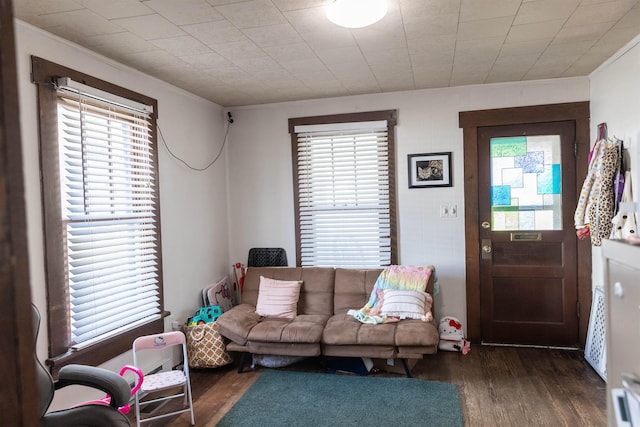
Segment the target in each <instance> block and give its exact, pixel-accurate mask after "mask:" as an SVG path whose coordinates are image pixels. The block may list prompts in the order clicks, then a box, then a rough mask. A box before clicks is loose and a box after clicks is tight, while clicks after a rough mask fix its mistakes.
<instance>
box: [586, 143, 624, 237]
mask: <svg viewBox="0 0 640 427" xmlns="http://www.w3.org/2000/svg"><path fill="white" fill-rule="evenodd" d="M619 165H620V157H619V154H618V148H617V144H611V143H608V144H607V151H606V152H605V155H604V159H603V168H602V176H601V184H602V186H601V190H600V194H599V195H598V197H597V199H596V200H595V203H591V204H590V205H589V206H588V208H587V209H588V210H589V215H588V216H589V218H591V244H592V245H593V246H600V245H602V239H607V238H608V237H609V235H610V234H611V228H612V227H613V224H612V222H611V220H612V219H613V216H614V214H615V212H614V210H615V204H614V188H613V177H614V176H615V174H616V172H618V168H619Z"/></svg>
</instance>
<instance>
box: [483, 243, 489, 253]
mask: <svg viewBox="0 0 640 427" xmlns="http://www.w3.org/2000/svg"><path fill="white" fill-rule="evenodd" d="M482 252H484V253H485V254H490V253H491V246H489V245H484V246H482Z"/></svg>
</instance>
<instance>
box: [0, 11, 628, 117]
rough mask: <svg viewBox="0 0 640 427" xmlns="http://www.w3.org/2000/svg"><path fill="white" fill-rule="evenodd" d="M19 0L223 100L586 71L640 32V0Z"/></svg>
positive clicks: (74, 36)
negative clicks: (367, 21)
mask: <svg viewBox="0 0 640 427" xmlns="http://www.w3.org/2000/svg"><path fill="white" fill-rule="evenodd" d="M328 1H330V0H248V1H247V0H142V1H139V0H14V2H13V3H14V8H15V16H16V17H17V18H18V19H20V20H22V21H25V22H28V23H30V24H32V25H34V26H36V27H39V28H41V29H43V30H46V31H48V32H51V33H53V34H56V35H58V36H60V37H62V38H65V39H68V40H71V41H73V42H75V43H77V44H79V45H82V46H85V47H86V48H88V49H91V50H93V51H95V52H98V53H101V54H103V55H105V56H107V57H109V58H112V59H114V60H116V61H119V62H121V63H124V64H127V65H129V66H131V67H133V68H136V69H138V70H140V71H143V72H145V73H147V74H150V75H152V76H155V77H157V78H159V79H162V80H165V81H167V82H170V83H172V84H174V85H176V86H178V87H181V88H183V89H185V90H187V91H190V92H193V93H195V94H198V95H200V96H202V97H204V98H207V99H210V100H211V101H213V102H216V103H218V104H220V105H222V106H227V107H231V106H239V105H250V104H262V103H271V102H279V101H290V100H300V99H313V98H323V97H333V96H344V95H355V94H364V93H380V92H392V91H402V90H412V89H423V88H437V87H447V86H459V85H467V84H482V83H494V82H506V81H520V80H531V79H545V78H555V77H569V76H584V75H587V74H589V73H590V72H591V71H593V70H594V69H595V68H596V67H597V66H598V65H600V64H601V63H602V62H604V61H605V60H606V59H607V58H609V57H610V56H611V55H612V54H613V53H615V52H616V51H617V50H618V49H620V48H621V47H622V46H624V45H625V44H626V43H627V42H629V41H630V40H631V39H633V38H634V37H635V36H636V35H638V34H639V33H640V0H388V4H389V12H388V13H387V15H386V16H385V17H384V18H383V19H382V20H381V21H379V22H378V23H376V24H374V25H372V26H370V27H367V28H362V29H356V30H348V29H345V28H341V27H338V26H336V25H334V24H332V23H331V22H329V21H328V20H327V19H326V17H325V14H324V5H326V4H327V2H328Z"/></svg>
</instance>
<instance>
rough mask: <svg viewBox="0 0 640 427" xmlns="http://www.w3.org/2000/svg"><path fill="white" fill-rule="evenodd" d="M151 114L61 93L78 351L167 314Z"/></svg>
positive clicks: (61, 140)
mask: <svg viewBox="0 0 640 427" xmlns="http://www.w3.org/2000/svg"><path fill="white" fill-rule="evenodd" d="M150 130H151V121H150V117H149V116H148V114H147V113H144V112H140V111H135V110H129V109H126V108H123V107H122V106H118V105H114V104H111V103H108V102H100V101H98V100H95V99H88V98H86V97H83V96H82V95H78V94H75V93H68V92H65V91H58V138H59V144H58V145H59V150H60V176H61V195H62V197H61V198H62V213H63V218H62V221H63V224H64V226H65V227H66V242H65V244H66V245H65V247H66V255H67V256H66V259H67V263H66V277H67V279H68V287H69V288H68V291H69V303H70V307H69V309H70V313H69V316H70V322H71V332H72V337H71V339H72V341H73V343H74V344H75V348H79V347H83V346H86V345H89V344H91V343H93V342H95V341H99V340H102V339H104V338H107V337H109V336H112V335H115V334H116V333H118V332H119V331H122V330H126V329H129V328H132V327H135V326H138V325H139V324H140V323H144V322H145V321H150V320H153V319H157V318H159V316H160V295H159V282H158V249H157V247H158V242H157V238H158V235H157V227H156V213H157V201H156V172H155V171H156V168H155V165H154V156H153V152H152V145H151V143H150Z"/></svg>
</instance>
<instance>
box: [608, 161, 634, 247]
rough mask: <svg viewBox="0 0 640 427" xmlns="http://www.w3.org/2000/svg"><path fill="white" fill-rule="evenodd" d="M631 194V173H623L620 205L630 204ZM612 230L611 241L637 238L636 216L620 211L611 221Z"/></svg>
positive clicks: (632, 213)
mask: <svg viewBox="0 0 640 427" xmlns="http://www.w3.org/2000/svg"><path fill="white" fill-rule="evenodd" d="M632 201H633V192H632V190H631V173H630V172H628V171H627V172H625V173H624V190H623V191H622V198H621V199H620V202H621V203H625V202H632ZM611 222H612V223H613V228H612V229H611V238H612V239H627V238H629V237H631V236H637V232H638V227H637V224H636V216H635V213H634V212H628V211H624V210H622V209H620V210H619V211H618V213H617V214H616V216H614V217H613V219H612V220H611Z"/></svg>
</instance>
